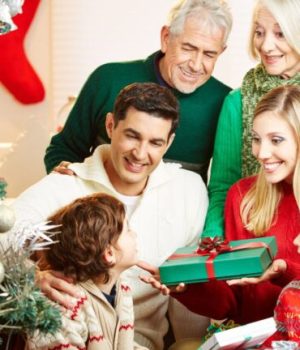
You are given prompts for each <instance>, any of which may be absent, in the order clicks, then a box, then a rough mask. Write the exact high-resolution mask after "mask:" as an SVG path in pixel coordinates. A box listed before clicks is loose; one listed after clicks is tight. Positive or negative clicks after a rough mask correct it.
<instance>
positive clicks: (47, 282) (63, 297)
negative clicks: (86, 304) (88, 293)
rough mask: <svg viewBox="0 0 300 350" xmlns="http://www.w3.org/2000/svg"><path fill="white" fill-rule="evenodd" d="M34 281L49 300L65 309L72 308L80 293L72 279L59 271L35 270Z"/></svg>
mask: <svg viewBox="0 0 300 350" xmlns="http://www.w3.org/2000/svg"><path fill="white" fill-rule="evenodd" d="M35 283H36V285H37V286H39V288H40V289H41V291H42V292H43V293H44V294H45V295H46V296H47V297H48V298H49V299H51V300H53V301H55V302H57V303H59V304H60V305H62V306H63V307H65V308H67V309H71V310H72V309H73V308H74V306H75V305H76V302H77V299H80V298H81V297H82V295H81V294H82V293H80V291H79V290H78V289H77V288H76V287H75V286H74V284H73V280H72V279H71V278H69V277H66V276H64V275H63V274H62V273H61V272H57V271H52V270H46V271H36V276H35Z"/></svg>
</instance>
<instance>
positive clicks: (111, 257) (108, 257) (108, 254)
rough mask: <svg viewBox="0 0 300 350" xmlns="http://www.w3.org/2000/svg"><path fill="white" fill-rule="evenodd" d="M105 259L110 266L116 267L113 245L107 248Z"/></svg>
mask: <svg viewBox="0 0 300 350" xmlns="http://www.w3.org/2000/svg"><path fill="white" fill-rule="evenodd" d="M103 257H104V260H105V261H106V262H107V263H108V264H109V265H114V264H115V263H116V256H115V251H114V248H113V246H112V245H109V246H108V247H107V248H105V251H104V254H103Z"/></svg>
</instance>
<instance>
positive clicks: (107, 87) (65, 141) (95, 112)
mask: <svg viewBox="0 0 300 350" xmlns="http://www.w3.org/2000/svg"><path fill="white" fill-rule="evenodd" d="M161 55H162V53H161V52H155V53H154V54H152V55H151V56H149V57H148V58H146V59H145V60H138V61H131V62H118V63H108V64H104V65H102V66H100V67H98V68H97V69H96V70H95V71H94V72H93V73H92V74H91V75H90V77H89V78H88V80H87V81H86V83H85V85H84V86H83V88H82V90H81V92H80V94H79V97H78V99H77V101H76V103H75V106H74V108H73V109H72V111H71V113H70V115H69V118H68V120H67V122H66V124H65V127H64V128H63V130H62V131H61V132H60V133H59V134H57V135H55V136H53V137H52V139H51V143H50V145H49V146H48V148H47V151H46V155H45V159H44V161H45V165H46V169H47V172H50V171H51V170H52V169H53V167H54V166H56V165H57V164H59V163H60V162H61V161H63V160H66V161H70V162H81V161H83V159H84V158H86V157H88V156H89V155H90V154H91V153H92V152H93V150H94V148H95V147H96V146H97V145H98V144H99V143H108V142H109V139H108V137H107V134H106V130H105V116H106V114H107V113H108V112H111V111H112V110H113V103H114V100H115V98H116V96H117V94H118V93H119V91H120V90H121V89H122V88H123V87H124V86H126V85H128V84H130V83H133V82H155V83H158V84H161V85H166V83H165V82H164V81H163V79H162V77H161V76H160V74H159V72H158V69H157V64H156V62H157V60H158V59H159V58H160V57H161ZM229 91H230V88H229V87H228V86H226V85H224V84H222V83H221V82H220V81H218V80H217V79H215V78H213V77H211V78H210V79H209V80H208V81H207V82H206V83H205V84H204V85H202V86H200V87H199V88H198V89H197V90H196V91H195V92H193V93H191V94H183V93H180V92H179V91H177V90H173V92H174V93H175V95H176V97H177V98H178V100H179V103H180V124H179V127H178V129H177V131H176V137H175V140H174V142H173V144H172V146H171V147H170V149H169V150H168V152H167V154H166V157H165V158H166V159H169V160H175V161H179V162H181V163H183V166H184V167H185V168H188V169H190V170H194V171H196V172H198V173H200V174H201V175H202V177H203V179H204V180H206V174H207V169H208V165H209V161H210V158H211V156H212V152H213V144H214V138H215V131H216V127H217V121H218V117H219V113H220V110H221V106H222V103H223V100H224V98H225V96H226V95H227V94H228V92H229Z"/></svg>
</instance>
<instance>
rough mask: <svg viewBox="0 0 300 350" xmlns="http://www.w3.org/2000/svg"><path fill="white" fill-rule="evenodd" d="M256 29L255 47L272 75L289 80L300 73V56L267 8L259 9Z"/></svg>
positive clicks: (255, 24)
mask: <svg viewBox="0 0 300 350" xmlns="http://www.w3.org/2000/svg"><path fill="white" fill-rule="evenodd" d="M254 29H255V33H254V37H253V44H254V47H255V48H256V50H257V52H258V53H259V56H260V58H261V62H262V64H263V65H264V67H265V68H266V71H267V72H268V73H269V74H270V75H278V76H280V77H281V78H283V79H288V78H291V77H293V76H294V75H295V74H296V73H298V72H299V71H300V55H299V54H298V53H297V52H296V51H295V50H294V49H293V48H292V47H291V46H290V45H289V44H288V42H287V41H286V39H285V37H284V34H283V32H282V30H281V28H280V26H279V24H278V23H277V21H276V19H275V18H274V17H273V15H272V14H271V13H270V12H269V11H268V10H267V9H266V8H265V7H259V8H258V10H257V13H256V18H255V23H254Z"/></svg>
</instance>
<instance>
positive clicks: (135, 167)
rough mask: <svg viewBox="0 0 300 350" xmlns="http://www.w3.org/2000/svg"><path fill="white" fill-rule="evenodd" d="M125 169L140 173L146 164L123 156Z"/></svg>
mask: <svg viewBox="0 0 300 350" xmlns="http://www.w3.org/2000/svg"><path fill="white" fill-rule="evenodd" d="M125 162H126V169H127V170H129V171H130V172H132V173H140V172H142V171H143V170H144V167H145V166H146V165H147V164H145V163H137V162H135V161H133V160H129V159H128V158H126V157H125Z"/></svg>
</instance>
